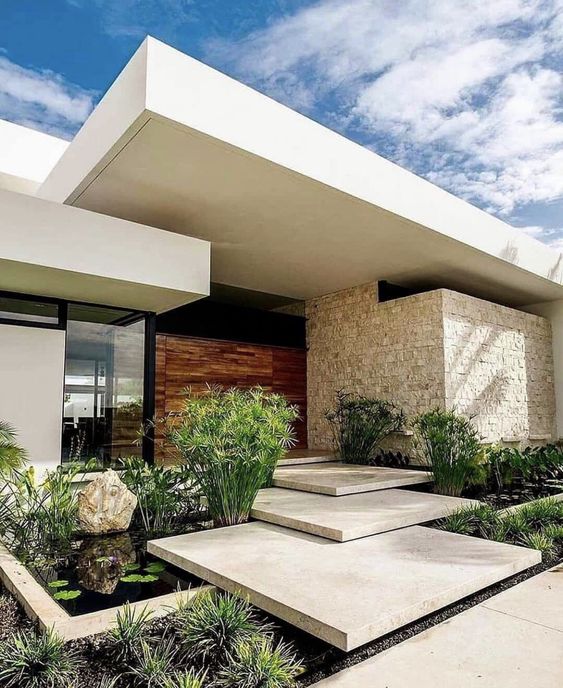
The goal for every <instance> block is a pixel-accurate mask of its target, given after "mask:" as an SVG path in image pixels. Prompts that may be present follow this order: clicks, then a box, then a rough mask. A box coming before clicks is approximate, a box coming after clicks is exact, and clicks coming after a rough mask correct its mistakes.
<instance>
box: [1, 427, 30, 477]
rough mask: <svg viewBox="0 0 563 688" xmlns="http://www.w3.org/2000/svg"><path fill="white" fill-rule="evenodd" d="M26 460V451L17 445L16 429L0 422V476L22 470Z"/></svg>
mask: <svg viewBox="0 0 563 688" xmlns="http://www.w3.org/2000/svg"><path fill="white" fill-rule="evenodd" d="M26 458H27V456H26V452H25V450H24V449H23V448H22V447H20V446H19V444H18V443H17V440H16V431H15V429H14V428H13V427H12V426H11V425H10V424H9V423H6V421H3V420H0V476H1V475H6V474H9V473H10V472H11V471H13V470H17V469H20V468H22V467H23V466H24V464H25V462H26Z"/></svg>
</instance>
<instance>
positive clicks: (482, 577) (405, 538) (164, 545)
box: [148, 523, 540, 650]
mask: <svg viewBox="0 0 563 688" xmlns="http://www.w3.org/2000/svg"><path fill="white" fill-rule="evenodd" d="M148 550H149V552H151V553H153V554H155V555H156V556H158V557H160V558H161V559H164V560H165V561H169V562H171V563H173V564H174V565H176V566H179V567H180V568H182V569H184V570H186V571H189V572H190V573H192V574H195V575H196V576H199V577H200V578H203V579H204V580H207V581H209V582H210V583H213V584H215V585H217V586H218V587H220V588H223V589H224V590H228V591H231V592H239V593H241V594H243V595H245V596H248V598H249V599H250V601H251V602H252V603H254V604H255V605H256V606H257V607H260V608H261V609H264V610H265V611H267V612H269V613H271V614H273V615H274V616H277V617H279V618H281V619H284V620H285V621H288V622H289V623H292V624H294V625H295V626H298V627H299V628H302V629H303V630H305V631H308V632H309V633H312V634H313V635H315V636H317V637H319V638H322V639H323V640H326V641H327V642H329V643H331V644H333V645H335V646H336V647H339V648H341V649H343V650H351V649H353V648H355V647H358V646H359V645H362V644H364V643H366V642H368V641H370V640H373V639H374V638H377V637H380V636H382V635H384V634H385V633H388V632H390V631H392V630H394V629H396V628H399V627H400V626H403V625H405V624H407V623H409V622H411V621H414V620H415V619H418V618H420V617H422V616H425V615H427V614H429V613H431V612H432V611H435V610H436V609H440V608H441V607H445V606H446V605H448V604H451V603H452V602H455V601H456V600H459V599H461V598H463V597H465V596H467V595H470V594H471V593H473V592H475V591H477V590H480V589H482V588H484V587H487V586H488V585H491V584H492V583H495V582H497V581H499V580H502V579H504V578H506V577H508V576H510V575H512V574H514V573H516V572H518V571H521V570H523V569H525V568H528V567H529V566H532V565H533V564H536V563H538V562H539V561H540V555H539V553H538V552H535V551H533V550H529V549H524V548H522V547H515V546H513V545H506V544H501V543H497V542H492V541H488V540H480V539H477V538H470V537H466V536H463V535H455V534H453V533H447V532H444V531H438V530H434V529H432V528H422V527H419V526H413V527H410V528H403V529H402V530H394V531H391V532H388V533H382V534H380V535H372V536H371V537H367V538H362V539H360V540H352V541H350V542H333V541H330V540H326V539H324V538H319V537H316V536H314V535H308V534H305V533H299V532H297V531H294V530H289V529H287V528H282V527H280V526H275V525H271V524H269V523H247V524H244V525H241V526H233V527H230V528H220V529H216V530H210V531H203V532H199V533H190V534H188V535H180V536H176V537H170V538H164V539H162V540H153V541H151V542H149V543H148Z"/></svg>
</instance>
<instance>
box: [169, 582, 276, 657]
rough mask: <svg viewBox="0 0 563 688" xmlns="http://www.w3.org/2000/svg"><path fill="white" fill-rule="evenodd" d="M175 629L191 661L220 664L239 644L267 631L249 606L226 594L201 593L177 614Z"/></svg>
mask: <svg viewBox="0 0 563 688" xmlns="http://www.w3.org/2000/svg"><path fill="white" fill-rule="evenodd" d="M176 626H177V629H178V632H179V634H180V636H181V638H182V640H183V644H184V647H185V649H186V651H187V653H188V655H189V656H190V657H197V658H198V659H200V660H201V661H203V662H207V661H209V660H211V659H212V660H213V661H216V662H217V661H221V660H222V659H223V658H224V657H225V656H226V655H227V654H229V653H230V652H232V651H233V649H234V647H235V646H236V645H237V643H239V642H240V641H242V640H247V639H248V638H250V637H251V636H253V635H255V634H256V633H263V632H265V631H267V630H268V628H267V627H266V626H265V625H261V624H260V623H259V622H258V620H257V619H256V617H255V615H254V612H253V610H252V607H251V605H250V604H249V603H248V602H247V601H246V600H243V599H242V598H240V597H237V596H236V595H230V594H229V593H213V592H203V593H200V594H199V595H197V597H196V598H195V599H194V600H193V602H192V603H191V605H189V606H185V607H183V608H181V609H180V610H179V611H178V612H177V614H176Z"/></svg>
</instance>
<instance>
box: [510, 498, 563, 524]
mask: <svg viewBox="0 0 563 688" xmlns="http://www.w3.org/2000/svg"><path fill="white" fill-rule="evenodd" d="M515 513H517V514H518V517H519V518H520V519H522V521H523V522H524V523H526V525H527V526H528V527H530V528H544V527H545V526H548V525H558V524H563V502H558V501H556V500H555V499H553V498H551V497H548V498H547V499H538V500H537V501H533V502H530V503H529V504H523V505H522V506H521V507H520V508H519V509H518V510H517V511H516V512H515Z"/></svg>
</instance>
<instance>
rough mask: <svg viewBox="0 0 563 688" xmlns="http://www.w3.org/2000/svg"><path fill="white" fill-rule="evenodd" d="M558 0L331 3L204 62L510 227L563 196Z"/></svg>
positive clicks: (216, 49) (222, 47)
mask: <svg viewBox="0 0 563 688" xmlns="http://www.w3.org/2000/svg"><path fill="white" fill-rule="evenodd" d="M562 15H563V0H496V2H490V0H456V2H452V0H404V2H401V3H396V2H390V1H388V0H376V1H374V0H323V1H321V2H318V3H317V4H315V5H313V6H311V7H308V8H306V9H303V10H301V11H299V12H297V13H296V14H294V15H291V16H286V17H284V18H282V19H279V20H278V21H275V22H273V23H272V24H271V25H270V26H268V27H267V28H265V29H264V30H262V31H258V32H254V33H252V34H250V35H249V36H247V38H246V39H245V40H243V41H242V42H238V43H216V42H215V43H214V44H212V45H210V56H211V57H212V58H213V59H214V61H215V62H217V61H218V62H222V63H223V64H224V65H226V66H227V67H228V68H229V69H230V71H232V72H234V73H235V74H237V75H239V76H240V77H242V78H243V79H245V80H246V81H250V82H252V83H254V84H255V85H257V86H258V88H261V89H263V90H266V91H267V92H269V93H270V94H271V95H273V96H274V97H276V98H278V99H280V100H283V101H284V102H286V103H288V104H290V105H293V106H297V107H300V108H301V109H303V110H305V111H307V112H314V113H315V114H316V115H317V116H318V115H319V113H321V114H322V116H323V118H324V119H325V121H328V122H330V123H331V124H332V123H334V122H336V123H337V124H338V125H339V127H340V128H341V129H343V130H344V131H346V130H347V129H349V130H353V131H354V133H355V134H356V135H358V134H359V135H360V138H361V139H362V140H363V142H364V143H366V144H367V145H369V146H370V147H371V148H372V149H374V150H376V151H378V152H381V153H382V154H384V155H386V156H387V157H390V158H392V159H394V160H395V161H397V162H399V163H400V164H403V165H405V166H407V167H409V168H410V169H413V170H414V171H416V172H418V173H420V174H423V175H424V176H426V177H427V178H429V179H431V180H432V181H434V182H436V183H438V184H440V185H441V186H444V187H446V188H448V189H449V190H451V191H453V192H454V193H456V194H458V195H460V196H463V197H464V198H466V199H468V200H471V201H473V202H475V203H477V204H479V205H481V206H482V207H485V208H487V209H488V210H491V211H493V212H496V213H498V214H500V215H502V216H504V217H510V214H511V213H513V212H514V210H515V209H516V208H519V207H522V206H524V205H526V204H528V203H537V202H545V201H550V200H553V199H556V198H559V197H561V196H563V121H562V112H563V100H562V94H563V77H562V74H561V72H562V71H563V70H562V67H563V58H562V56H561V49H562V48H563V19H562Z"/></svg>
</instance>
